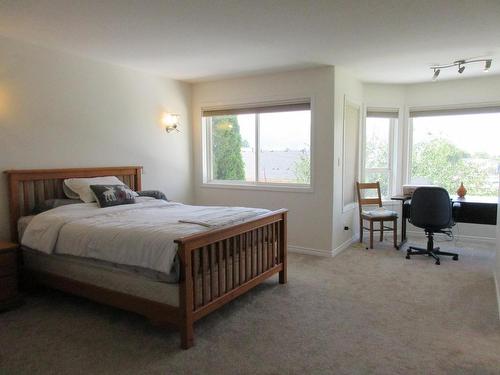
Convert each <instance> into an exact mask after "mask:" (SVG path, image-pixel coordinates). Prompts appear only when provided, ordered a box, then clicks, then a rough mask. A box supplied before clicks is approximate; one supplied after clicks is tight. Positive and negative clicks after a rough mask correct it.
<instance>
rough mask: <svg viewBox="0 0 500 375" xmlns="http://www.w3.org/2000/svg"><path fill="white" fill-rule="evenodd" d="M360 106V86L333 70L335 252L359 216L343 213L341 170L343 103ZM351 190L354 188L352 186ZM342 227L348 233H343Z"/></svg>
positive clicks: (353, 229)
mask: <svg viewBox="0 0 500 375" xmlns="http://www.w3.org/2000/svg"><path fill="white" fill-rule="evenodd" d="M345 98H347V99H348V100H350V101H352V102H354V103H359V105H360V106H361V108H362V104H363V85H362V84H361V82H360V81H359V80H357V79H356V78H354V76H352V75H351V74H350V73H349V72H348V71H347V70H345V69H344V68H342V67H339V66H336V67H335V107H334V112H335V134H334V143H335V145H334V160H335V163H334V185H333V222H332V223H333V227H332V243H333V249H334V251H335V252H339V251H340V250H342V249H343V248H345V247H346V246H348V245H349V244H350V243H351V241H352V239H353V237H355V234H356V233H357V232H358V226H359V225H358V222H359V214H358V208H357V206H351V207H350V208H349V209H347V210H345V212H343V201H342V168H343V129H344V100H345ZM352 189H353V190H354V189H355V187H354V185H353V186H352ZM344 226H347V227H349V230H347V231H346V230H344Z"/></svg>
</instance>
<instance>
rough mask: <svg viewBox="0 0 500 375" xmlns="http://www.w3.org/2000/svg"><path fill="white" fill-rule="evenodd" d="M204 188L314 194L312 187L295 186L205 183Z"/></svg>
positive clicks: (202, 185)
mask: <svg viewBox="0 0 500 375" xmlns="http://www.w3.org/2000/svg"><path fill="white" fill-rule="evenodd" d="M201 187H202V188H209V189H234V190H257V191H280V192H286V193H313V192H314V190H313V188H312V186H293V185H278V184H276V185H266V184H239V183H234V184H232V183H218V182H205V183H203V184H201Z"/></svg>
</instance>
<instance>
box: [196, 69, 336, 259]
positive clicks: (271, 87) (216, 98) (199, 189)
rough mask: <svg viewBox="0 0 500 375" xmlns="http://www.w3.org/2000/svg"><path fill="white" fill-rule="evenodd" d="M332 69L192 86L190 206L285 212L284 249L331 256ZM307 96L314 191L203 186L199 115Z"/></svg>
mask: <svg viewBox="0 0 500 375" xmlns="http://www.w3.org/2000/svg"><path fill="white" fill-rule="evenodd" d="M333 87H334V68H333V67H323V68H316V69H306V70H299V71H292V72H285V73H279V74H266V75H259V76H254V77H245V78H236V79H226V80H219V81H213V82H202V83H197V84H194V86H193V125H194V127H193V141H194V157H195V159H194V171H195V201H196V204H200V205H237V206H252V207H263V208H268V209H278V208H281V207H284V208H288V209H289V210H290V214H289V231H288V236H289V248H290V250H292V251H298V252H305V253H310V254H317V255H330V254H331V251H332V243H331V237H332V236H331V231H332V205H333V201H332V188H333V180H334V178H333V149H334V146H333V139H334V134H333V122H334V119H333V108H334V96H333ZM304 97H310V98H311V99H312V116H313V117H312V123H311V126H312V133H313V137H312V147H311V150H312V155H311V156H312V166H313V171H312V181H313V192H284V191H272V190H269V191H264V190H252V189H251V188H249V189H235V188H220V187H219V188H216V187H210V186H204V185H203V183H202V182H203V181H202V175H203V170H202V168H203V155H202V124H201V110H202V108H203V107H214V106H228V105H242V104H252V103H262V102H265V101H273V100H274V101H277V100H286V99H293V98H304Z"/></svg>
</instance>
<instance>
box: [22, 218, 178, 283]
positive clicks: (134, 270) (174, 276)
mask: <svg viewBox="0 0 500 375" xmlns="http://www.w3.org/2000/svg"><path fill="white" fill-rule="evenodd" d="M34 217H35V215H30V216H23V217H21V218H20V219H19V221H18V223H17V230H18V233H19V239H20V240H22V237H23V234H24V231H25V230H26V228H27V226H28V224H29V223H30V222H31V221H32V220H33V218H34ZM28 250H30V251H31V252H37V250H33V249H28ZM38 253H39V254H40V255H48V254H45V253H42V252H38ZM51 256H53V257H55V258H57V259H62V260H63V262H64V260H65V259H69V260H72V259H73V260H75V261H78V262H79V263H80V264H88V265H90V266H97V267H103V268H105V269H108V270H113V269H120V270H122V271H126V272H129V273H131V274H135V275H140V276H143V277H145V278H148V279H151V280H154V281H163V282H166V283H177V282H178V281H179V258H178V257H176V258H175V259H174V269H175V271H174V272H171V273H168V274H166V273H163V272H159V271H154V270H151V269H148V268H143V267H137V266H127V265H123V264H117V263H112V262H106V261H103V260H99V259H92V258H82V257H75V256H72V255H62V254H51Z"/></svg>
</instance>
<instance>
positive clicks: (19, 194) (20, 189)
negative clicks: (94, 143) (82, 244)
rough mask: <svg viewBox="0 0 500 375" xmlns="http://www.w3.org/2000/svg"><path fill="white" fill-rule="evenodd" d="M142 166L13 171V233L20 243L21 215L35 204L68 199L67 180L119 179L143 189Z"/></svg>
mask: <svg viewBox="0 0 500 375" xmlns="http://www.w3.org/2000/svg"><path fill="white" fill-rule="evenodd" d="M141 172H142V167H140V166H129V167H104V168H102V167H101V168H71V169H29V170H9V171H5V172H4V173H5V174H7V183H8V185H9V209H10V221H9V222H10V233H11V239H12V241H15V242H17V240H18V233H17V222H18V220H19V218H20V217H21V216H25V215H29V214H30V213H31V211H32V210H33V208H34V207H35V205H36V204H37V203H38V202H41V201H43V200H45V199H52V198H66V196H65V195H64V192H63V188H62V184H63V181H64V180H65V179H67V178H84V177H102V176H116V177H118V178H119V179H120V180H122V181H123V182H124V183H125V184H127V185H128V186H129V187H130V188H131V189H133V190H136V191H138V190H141Z"/></svg>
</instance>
